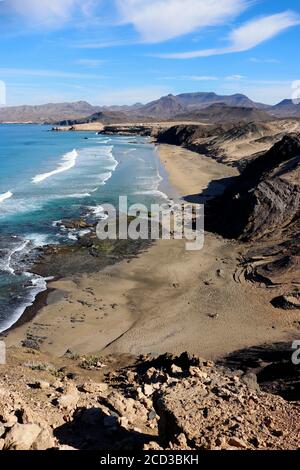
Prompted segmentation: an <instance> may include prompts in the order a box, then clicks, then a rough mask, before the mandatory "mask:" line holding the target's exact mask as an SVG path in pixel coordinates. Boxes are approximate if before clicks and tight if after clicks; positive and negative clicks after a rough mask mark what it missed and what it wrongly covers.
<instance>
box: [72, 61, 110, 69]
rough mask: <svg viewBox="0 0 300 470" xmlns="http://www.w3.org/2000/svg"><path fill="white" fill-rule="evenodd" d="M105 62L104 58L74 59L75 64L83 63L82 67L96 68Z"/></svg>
mask: <svg viewBox="0 0 300 470" xmlns="http://www.w3.org/2000/svg"><path fill="white" fill-rule="evenodd" d="M104 63H105V60H101V59H78V60H76V64H78V65H83V66H84V67H88V68H91V69H93V68H97V67H99V66H100V65H103V64H104Z"/></svg>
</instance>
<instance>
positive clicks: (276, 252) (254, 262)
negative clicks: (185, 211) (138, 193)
mask: <svg viewBox="0 0 300 470" xmlns="http://www.w3.org/2000/svg"><path fill="white" fill-rule="evenodd" d="M208 225H209V226H210V229H211V230H213V231H216V232H218V233H221V234H222V235H223V236H226V237H229V238H237V239H239V240H241V241H246V242H250V243H251V244H253V243H254V242H255V245H252V246H253V247H252V248H251V249H250V250H249V253H248V255H247V256H246V263H248V264H249V269H248V275H249V276H250V277H251V278H252V279H255V278H257V279H258V280H260V281H264V282H266V283H267V284H274V285H283V284H284V285H288V286H290V287H292V286H293V285H295V284H297V283H298V282H299V278H300V245H299V236H300V136H299V135H296V134H293V135H290V136H286V137H284V138H283V139H282V140H281V141H280V142H279V143H277V144H275V145H274V147H272V149H271V150H270V151H268V152H267V153H266V154H264V155H262V156H260V157H258V158H257V159H255V160H254V161H252V162H251V163H249V164H248V166H247V167H246V169H245V170H244V172H243V173H242V174H241V176H240V177H238V178H237V179H236V181H235V182H234V183H233V185H232V186H231V187H230V188H229V189H228V190H227V191H226V192H225V194H224V195H223V197H222V199H218V200H215V201H213V202H212V204H211V217H210V220H209V221H208ZM264 260H265V262H264ZM290 290H292V289H290Z"/></svg>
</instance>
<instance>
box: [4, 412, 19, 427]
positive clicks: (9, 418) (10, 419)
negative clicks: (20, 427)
mask: <svg viewBox="0 0 300 470" xmlns="http://www.w3.org/2000/svg"><path fill="white" fill-rule="evenodd" d="M5 421H6V422H5V423H4V426H5V427H6V428H12V427H13V426H14V425H15V424H16V423H17V422H18V418H17V417H16V416H15V415H13V414H11V415H8V416H7V417H6V420H5Z"/></svg>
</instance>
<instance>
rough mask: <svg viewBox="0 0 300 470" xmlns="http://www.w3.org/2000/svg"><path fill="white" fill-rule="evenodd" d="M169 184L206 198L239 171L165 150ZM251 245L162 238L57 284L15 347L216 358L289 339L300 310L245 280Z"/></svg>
mask: <svg viewBox="0 0 300 470" xmlns="http://www.w3.org/2000/svg"><path fill="white" fill-rule="evenodd" d="M158 151H159V155H160V158H161V160H162V162H163V163H164V165H165V167H166V170H167V171H168V173H169V177H170V182H171V183H172V184H173V185H174V186H175V187H177V188H178V190H179V191H180V193H181V194H182V195H183V196H184V198H185V199H187V200H191V201H193V202H195V201H198V202H205V201H206V200H207V199H208V198H209V197H212V196H213V195H215V194H219V193H220V192H222V191H223V190H224V184H226V183H228V181H230V178H232V177H234V176H235V175H236V174H237V173H236V170H235V169H233V168H230V167H228V166H225V165H222V164H219V163H217V162H215V161H213V160H211V159H210V158H208V157H204V156H200V155H198V154H196V153H193V152H190V151H188V150H185V149H182V148H179V147H173V146H166V145H163V146H159V147H158ZM243 249H244V248H243V247H242V246H240V245H238V244H237V243H235V242H231V241H225V240H223V239H222V238H220V237H217V236H215V235H213V234H209V233H206V237H205V245H204V248H203V249H202V250H201V251H197V252H189V251H186V249H185V242H184V241H182V240H165V241H159V242H156V243H155V244H154V245H153V246H151V247H150V248H149V249H148V250H147V251H146V252H144V253H142V254H140V255H139V256H138V257H137V258H135V259H133V260H130V261H128V260H124V261H122V262H121V263H118V264H116V265H114V266H110V267H107V268H105V269H104V270H102V271H99V272H97V273H91V274H78V275H76V276H74V275H73V276H72V275H70V276H68V277H67V278H65V279H61V280H59V281H56V282H51V283H50V284H49V288H51V289H55V290H56V292H57V291H59V292H60V293H62V292H63V295H61V294H51V297H50V301H49V300H48V302H47V305H46V306H44V307H43V308H42V309H41V310H40V311H39V312H38V314H37V315H36V316H35V317H34V318H33V319H31V321H30V322H27V323H25V324H22V325H21V326H19V327H18V328H15V329H14V330H12V331H10V332H9V334H8V337H7V344H8V345H20V344H21V343H22V341H24V339H26V338H37V339H38V340H39V343H40V348H41V350H42V351H44V352H49V353H51V354H54V355H58V356H62V355H63V354H65V352H66V351H67V350H68V349H71V350H72V351H73V352H76V353H79V354H94V353H99V352H101V354H110V353H116V354H121V353H122V354H123V353H124V354H134V355H138V354H145V353H152V354H159V353H164V352H166V351H168V352H171V353H181V352H183V351H189V352H191V353H194V354H197V355H200V356H203V357H206V358H212V359H215V358H217V357H220V356H222V355H224V354H227V353H229V352H232V351H235V350H238V349H242V348H245V347H249V346H253V345H257V344H262V343H265V342H270V343H271V342H275V341H279V340H288V339H290V338H291V337H292V336H293V334H294V326H293V321H294V316H295V314H293V313H290V312H287V311H283V310H279V309H274V308H273V307H272V306H271V304H270V300H271V298H272V296H273V292H270V291H268V290H266V289H260V288H257V287H256V286H253V285H252V284H250V283H243V282H241V283H240V282H236V281H235V279H234V274H235V272H236V268H237V265H238V260H239V258H240V256H241V253H242V251H243Z"/></svg>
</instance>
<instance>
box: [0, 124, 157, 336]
mask: <svg viewBox="0 0 300 470" xmlns="http://www.w3.org/2000/svg"><path fill="white" fill-rule="evenodd" d="M49 131H50V128H48V127H46V126H36V125H0V332H1V331H4V330H5V329H7V328H9V327H10V326H11V325H12V324H13V323H15V321H17V320H18V318H19V317H20V316H21V314H22V313H23V311H24V309H25V307H26V306H28V305H30V304H31V303H32V302H33V300H34V298H35V296H36V294H37V293H38V292H40V291H42V290H44V289H45V288H46V280H44V279H42V278H40V277H38V276H34V275H32V274H29V273H28V271H29V270H30V267H29V265H28V263H29V261H28V259H29V258H30V257H31V253H32V252H33V251H34V249H35V248H37V247H40V246H43V245H46V244H53V243H57V244H61V243H70V242H72V241H74V240H76V239H77V238H78V236H79V235H81V234H80V233H77V232H76V231H70V230H69V231H68V230H65V229H63V228H62V227H61V226H59V224H57V221H60V220H61V219H68V218H78V217H84V216H90V215H92V217H94V218H95V219H97V218H101V215H102V207H101V204H104V203H112V204H114V205H117V202H118V198H119V195H126V196H128V199H129V203H135V202H142V203H144V204H147V205H148V206H149V208H150V205H151V203H153V202H162V201H165V200H166V195H165V193H164V192H163V191H162V184H163V181H164V179H165V177H166V175H165V174H164V169H163V168H162V166H161V164H160V161H159V159H158V157H157V155H156V151H155V147H154V145H153V144H151V143H150V141H149V139H147V138H143V137H135V136H134V137H119V136H116V137H107V136H105V135H96V134H94V133H91V132H84V133H82V132H70V133H63V132H62V133H54V132H49ZM164 186H165V185H164Z"/></svg>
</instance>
